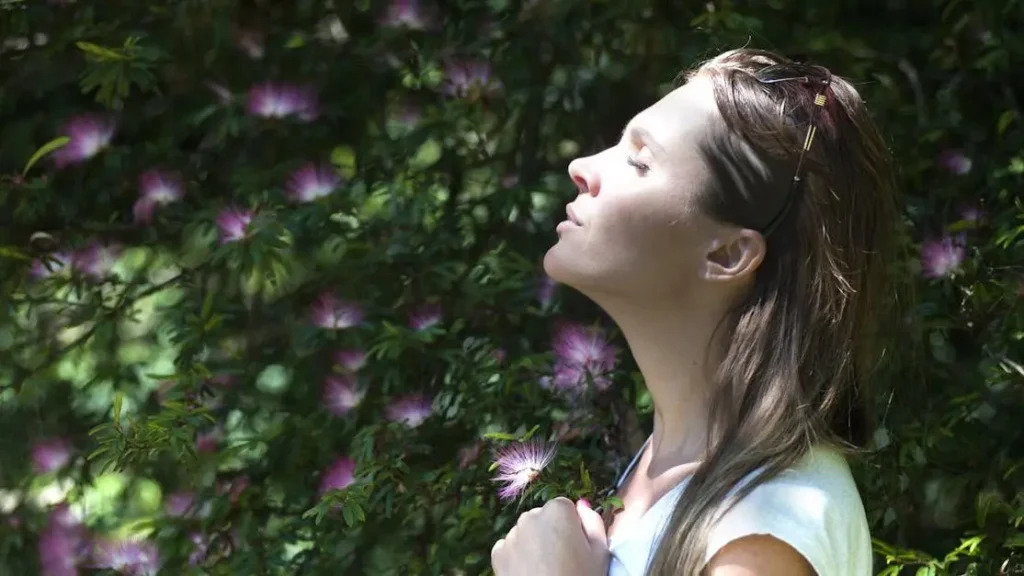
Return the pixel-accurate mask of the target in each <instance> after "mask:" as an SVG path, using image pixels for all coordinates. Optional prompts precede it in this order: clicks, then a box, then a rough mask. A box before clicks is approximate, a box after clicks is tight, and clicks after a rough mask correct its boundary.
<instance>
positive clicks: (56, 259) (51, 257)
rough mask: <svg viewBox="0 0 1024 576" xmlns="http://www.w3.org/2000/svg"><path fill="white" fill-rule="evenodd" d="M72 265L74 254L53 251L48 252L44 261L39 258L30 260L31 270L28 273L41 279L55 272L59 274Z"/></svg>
mask: <svg viewBox="0 0 1024 576" xmlns="http://www.w3.org/2000/svg"><path fill="white" fill-rule="evenodd" d="M73 265H74V256H72V255H71V254H70V253H68V252H54V253H53V254H48V255H47V257H46V261H45V262H44V261H43V259H41V258H39V259H36V260H35V261H34V262H32V270H31V272H30V274H31V275H32V277H33V278H37V279H42V278H49V277H50V276H53V275H55V274H60V273H61V272H63V271H65V270H69V269H70V268H71V267H72V266H73Z"/></svg>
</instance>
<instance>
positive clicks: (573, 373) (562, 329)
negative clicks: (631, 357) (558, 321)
mask: <svg viewBox="0 0 1024 576" xmlns="http://www.w3.org/2000/svg"><path fill="white" fill-rule="evenodd" d="M554 351H555V357H556V358H555V366H554V375H553V378H550V379H545V380H543V381H542V385H543V386H545V387H553V388H555V389H557V390H563V391H570V392H580V391H582V389H583V387H584V386H586V384H587V378H588V377H589V378H590V379H591V380H592V381H593V383H594V386H595V387H596V388H597V389H599V390H604V389H606V388H607V387H608V386H610V385H611V379H610V378H609V377H608V374H609V373H610V372H611V371H612V370H614V369H615V365H616V363H617V361H618V360H617V356H618V349H617V348H616V347H614V346H612V345H611V344H610V343H609V342H608V339H607V337H606V336H605V333H604V331H603V330H601V329H599V328H596V327H592V326H584V325H582V324H573V323H567V324H563V325H562V326H559V328H558V329H557V330H556V332H555V339H554Z"/></svg>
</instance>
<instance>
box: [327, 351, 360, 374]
mask: <svg viewBox="0 0 1024 576" xmlns="http://www.w3.org/2000/svg"><path fill="white" fill-rule="evenodd" d="M334 365H335V366H341V368H342V369H344V370H346V371H348V372H358V371H359V370H360V369H361V368H363V367H364V366H366V350H363V349H361V348H351V349H346V350H338V351H337V352H335V353H334Z"/></svg>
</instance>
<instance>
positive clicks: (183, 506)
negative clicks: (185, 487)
mask: <svg viewBox="0 0 1024 576" xmlns="http://www.w3.org/2000/svg"><path fill="white" fill-rule="evenodd" d="M195 504H196V495H195V492H188V491H184V492H174V493H172V494H169V495H168V496H167V501H166V502H164V512H165V513H166V514H167V515H168V516H171V517H172V518H183V517H185V516H191V515H192V514H195V512H196V509H195Z"/></svg>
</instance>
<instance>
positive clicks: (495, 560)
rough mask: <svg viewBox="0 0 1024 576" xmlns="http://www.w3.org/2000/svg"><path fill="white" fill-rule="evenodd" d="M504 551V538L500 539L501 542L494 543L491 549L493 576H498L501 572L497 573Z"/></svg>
mask: <svg viewBox="0 0 1024 576" xmlns="http://www.w3.org/2000/svg"><path fill="white" fill-rule="evenodd" d="M504 549H505V539H504V538H502V539H501V540H498V541H497V542H495V543H494V546H492V547H491V570H494V574H495V575H496V576H500V574H501V572H499V570H500V567H501V561H502V557H503V554H502V552H503V551H504Z"/></svg>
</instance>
